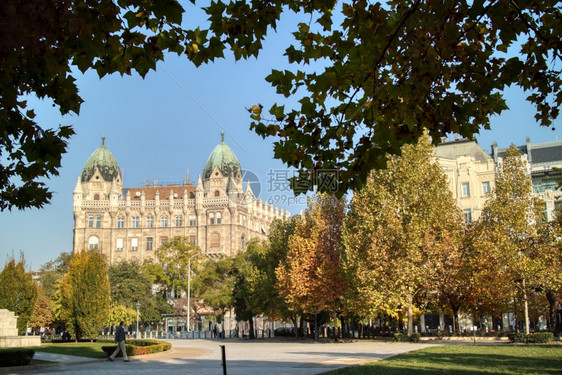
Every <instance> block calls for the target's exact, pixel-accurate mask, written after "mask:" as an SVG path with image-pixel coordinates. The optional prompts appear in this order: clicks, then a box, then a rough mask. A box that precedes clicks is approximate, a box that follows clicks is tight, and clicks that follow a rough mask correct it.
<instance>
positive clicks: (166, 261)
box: [151, 236, 201, 291]
mask: <svg viewBox="0 0 562 375" xmlns="http://www.w3.org/2000/svg"><path fill="white" fill-rule="evenodd" d="M198 254H201V249H200V248H199V247H197V246H195V245H193V244H192V243H191V241H189V238H187V237H180V236H178V237H173V238H172V239H170V240H168V241H167V242H166V243H165V244H163V245H161V246H160V247H158V249H156V252H155V255H156V259H158V262H159V264H160V266H154V265H152V266H151V268H152V271H151V272H152V277H155V278H156V279H159V280H160V281H165V282H167V285H166V286H167V287H168V288H170V289H171V290H176V291H179V290H185V291H187V272H188V267H189V259H190V258H191V257H195V258H194V259H193V260H192V261H191V265H192V267H193V268H194V267H195V266H196V264H197V259H196V258H197V256H196V255H198ZM160 267H161V268H160ZM162 270H163V271H164V274H163V275H162V274H161V272H160V271H162Z"/></svg>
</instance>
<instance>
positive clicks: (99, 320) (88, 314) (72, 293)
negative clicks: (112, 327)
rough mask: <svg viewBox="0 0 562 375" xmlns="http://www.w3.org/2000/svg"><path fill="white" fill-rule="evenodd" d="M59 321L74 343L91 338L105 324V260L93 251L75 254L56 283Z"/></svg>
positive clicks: (107, 297) (107, 292)
mask: <svg viewBox="0 0 562 375" xmlns="http://www.w3.org/2000/svg"><path fill="white" fill-rule="evenodd" d="M59 298H60V299H59V301H57V302H58V304H59V305H60V307H59V310H60V318H61V319H62V320H63V321H65V322H66V328H67V329H68V332H69V333H70V334H71V335H74V336H75V339H76V341H78V339H80V338H82V337H89V338H90V339H92V340H93V339H94V338H95V337H96V336H97V335H98V333H99V331H100V330H101V328H102V327H103V326H104V325H105V324H106V322H107V319H108V318H109V312H110V302H111V295H110V287H109V278H108V275H107V261H106V259H105V257H104V256H103V255H102V254H101V253H99V252H97V251H81V252H75V253H74V254H73V256H72V259H71V260H70V265H69V267H68V272H67V273H66V274H65V275H64V277H63V278H62V280H61V282H60V296H59Z"/></svg>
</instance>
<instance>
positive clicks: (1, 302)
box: [0, 254, 37, 335]
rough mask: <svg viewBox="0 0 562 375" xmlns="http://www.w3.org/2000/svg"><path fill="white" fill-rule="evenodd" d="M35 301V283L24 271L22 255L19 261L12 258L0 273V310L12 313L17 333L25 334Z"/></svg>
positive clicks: (28, 273) (29, 274)
mask: <svg viewBox="0 0 562 375" xmlns="http://www.w3.org/2000/svg"><path fill="white" fill-rule="evenodd" d="M36 301H37V283H36V282H35V281H33V279H32V277H31V272H26V271H25V260H24V258H23V254H22V255H21V257H20V261H19V262H18V263H16V260H15V259H14V258H13V257H12V258H11V259H9V260H8V262H7V263H6V265H5V266H4V269H3V270H2V272H0V309H7V310H9V311H12V312H14V313H15V314H16V315H17V317H18V323H17V326H18V333H19V334H20V335H21V334H23V333H25V329H26V327H27V323H28V322H29V320H30V319H31V317H32V315H33V309H34V307H35V304H36Z"/></svg>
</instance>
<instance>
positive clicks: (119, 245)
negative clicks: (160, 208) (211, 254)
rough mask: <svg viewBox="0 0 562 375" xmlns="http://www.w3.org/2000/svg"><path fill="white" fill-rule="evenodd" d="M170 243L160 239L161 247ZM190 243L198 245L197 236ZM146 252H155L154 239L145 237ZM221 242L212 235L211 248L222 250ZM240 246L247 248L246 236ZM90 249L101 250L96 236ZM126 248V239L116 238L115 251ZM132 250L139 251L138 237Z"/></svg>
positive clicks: (218, 237) (90, 243) (215, 235)
mask: <svg viewBox="0 0 562 375" xmlns="http://www.w3.org/2000/svg"><path fill="white" fill-rule="evenodd" d="M167 241H168V237H160V246H162V245H164V244H165V243H166V242H167ZM189 241H190V242H191V244H192V245H197V243H196V239H195V236H189ZM144 243H145V250H149V251H150V250H154V237H145V240H144ZM220 245H221V240H220V235H219V234H218V233H212V234H211V237H210V247H211V248H220ZM240 246H241V248H242V249H244V248H245V246H246V238H245V237H244V236H241V237H240ZM88 248H89V249H90V250H97V249H98V248H99V238H98V237H96V236H91V237H90V238H89V239H88ZM124 248H125V239H123V238H116V239H115V250H116V251H123V250H124ZM130 249H131V251H138V250H139V239H138V237H133V238H131V240H130Z"/></svg>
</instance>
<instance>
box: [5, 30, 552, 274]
mask: <svg viewBox="0 0 562 375" xmlns="http://www.w3.org/2000/svg"><path fill="white" fill-rule="evenodd" d="M295 23H296V20H289V21H287V22H284V23H282V24H281V25H280V26H279V27H278V30H277V31H278V32H277V34H272V35H271V37H270V38H269V39H268V41H267V43H266V48H265V50H264V51H263V53H262V55H260V57H259V59H257V60H255V59H251V60H248V61H238V62H235V61H234V59H233V58H231V57H228V58H227V59H225V60H219V61H217V62H215V63H213V64H209V65H204V66H201V67H199V68H195V67H194V66H193V64H191V63H189V62H188V61H186V59H184V58H180V57H177V56H173V55H170V56H167V57H166V62H165V63H160V64H159V65H158V70H157V71H156V72H151V73H149V74H148V75H147V77H146V78H145V79H144V80H143V79H141V78H140V77H138V76H136V75H135V76H132V77H120V76H118V75H113V76H109V77H104V78H103V79H101V80H100V79H99V78H98V77H97V75H96V74H95V73H94V72H87V73H86V74H85V75H81V74H78V75H77V79H78V82H77V83H78V87H79V89H80V94H81V96H82V98H83V99H84V100H85V103H84V104H83V105H82V108H81V112H80V115H79V116H76V115H75V116H67V117H65V118H61V116H60V115H59V114H58V112H56V111H54V110H53V108H52V107H51V104H50V103H47V102H37V101H36V113H37V120H38V121H39V122H40V123H41V124H44V125H45V126H48V127H53V126H56V125H58V124H73V125H74V127H75V131H76V133H77V134H76V135H75V136H74V137H73V138H72V139H71V141H70V143H69V147H68V153H67V154H66V155H65V156H64V158H63V165H62V168H61V169H60V175H59V176H56V177H53V178H51V179H50V180H49V181H48V185H49V187H50V188H51V189H52V191H53V192H54V197H53V199H52V202H51V204H50V205H47V206H45V207H44V208H43V209H29V210H26V211H12V212H10V211H6V212H0V267H1V266H3V264H4V262H5V261H6V259H7V257H8V256H11V255H12V253H13V254H14V255H15V256H16V258H17V257H19V252H20V251H23V253H24V255H25V259H26V262H27V264H28V266H29V267H30V268H31V269H38V268H39V267H40V266H41V265H42V264H44V263H45V262H47V261H48V260H51V259H54V258H56V257H57V256H58V255H59V254H60V253H61V252H63V251H67V252H68V251H71V250H72V229H73V216H72V191H73V189H74V186H75V184H76V180H77V178H78V176H80V173H81V172H82V168H83V167H84V164H85V163H86V160H87V159H88V157H89V156H90V155H91V153H92V152H93V151H94V150H95V149H96V148H97V147H99V146H100V144H101V137H102V135H105V137H106V141H105V145H106V146H107V147H108V149H109V150H110V151H111V152H112V153H113V155H114V156H115V158H116V160H117V162H118V163H119V165H120V167H121V169H122V170H123V172H124V173H123V181H124V185H125V186H126V187H139V186H143V185H144V183H145V180H149V181H155V180H157V181H158V182H159V183H162V184H168V183H179V182H181V181H182V180H183V179H184V177H185V176H186V173H189V176H190V177H191V178H192V179H193V180H194V181H196V180H197V176H198V174H200V173H201V171H202V169H203V167H204V166H205V163H206V161H207V158H208V156H209V154H210V153H211V151H212V150H213V148H214V147H215V146H216V145H217V144H218V143H219V142H220V132H221V130H224V131H225V133H226V136H225V142H226V143H227V144H228V145H229V146H230V147H231V148H232V149H233V151H234V152H235V154H236V155H237V157H238V159H239V161H240V164H241V166H242V168H243V169H247V170H250V171H252V172H254V173H255V174H256V175H257V176H258V177H259V178H260V180H261V185H262V189H261V196H260V198H261V199H263V200H266V201H267V200H271V201H273V202H274V203H278V205H279V206H280V207H282V208H285V209H288V210H289V211H290V212H291V213H292V214H295V213H298V212H299V211H300V210H301V209H302V208H304V207H305V205H304V203H305V201H304V198H302V197H300V198H298V199H296V200H295V198H293V197H292V195H291V192H288V191H270V190H271V189H270V187H271V185H272V184H270V182H269V181H268V175H270V173H271V172H272V171H273V172H276V171H283V170H286V168H285V167H284V166H283V165H282V163H281V162H279V161H278V160H275V159H273V151H272V141H271V140H262V139H261V138H260V137H258V136H257V135H256V134H255V133H253V132H252V131H250V130H249V124H250V118H249V114H248V112H247V110H246V108H249V107H251V106H252V105H253V104H256V103H261V104H263V105H264V107H265V108H266V109H267V108H269V107H270V106H271V105H272V104H273V103H274V102H276V101H279V100H280V98H279V97H278V96H276V95H275V90H274V89H273V88H271V87H270V85H269V84H268V83H267V82H266V81H265V79H264V78H265V77H266V76H267V75H268V74H269V73H270V71H271V69H272V68H275V69H282V68H284V67H285V65H284V64H285V59H284V58H283V56H282V54H283V50H284V48H285V47H286V46H287V37H286V36H287V35H289V33H290V32H291V31H292V30H294V26H293V25H294V24H295ZM524 97H525V95H524V93H522V92H521V91H519V90H516V89H511V90H509V91H508V92H507V98H508V105H509V106H510V108H511V109H510V110H509V111H506V112H505V113H504V114H502V115H501V116H499V117H495V118H493V119H492V130H489V131H482V132H481V134H480V135H479V136H478V137H477V139H478V142H479V144H480V145H481V146H482V147H483V148H484V150H486V151H487V152H489V151H490V146H491V144H492V142H494V141H496V142H497V143H498V145H499V146H500V147H506V146H509V145H510V144H511V143H515V144H523V143H524V142H525V137H526V136H530V137H531V142H532V143H539V142H548V141H553V140H556V139H557V138H558V137H561V139H562V133H561V129H562V121H561V120H557V121H556V123H555V125H554V127H555V128H556V130H555V131H552V130H550V129H548V128H543V127H540V126H539V125H538V124H536V122H535V120H534V118H533V115H534V111H533V107H532V106H531V105H530V104H527V103H526V102H525V100H524Z"/></svg>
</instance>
